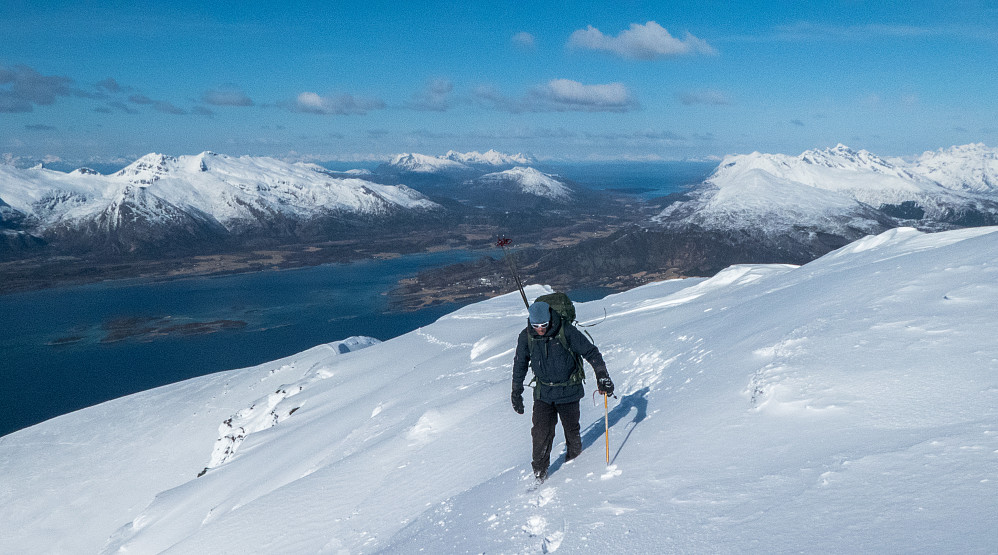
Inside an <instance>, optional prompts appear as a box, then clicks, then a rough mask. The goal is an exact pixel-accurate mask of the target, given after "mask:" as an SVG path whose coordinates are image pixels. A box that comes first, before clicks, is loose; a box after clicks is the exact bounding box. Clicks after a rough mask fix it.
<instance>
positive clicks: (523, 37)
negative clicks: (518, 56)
mask: <svg viewBox="0 0 998 555" xmlns="http://www.w3.org/2000/svg"><path fill="white" fill-rule="evenodd" d="M512 40H513V44H515V45H516V46H518V47H520V48H522V49H524V50H533V49H534V48H535V47H536V43H535V41H534V35H531V34H530V33H528V32H526V31H520V32H519V33H517V34H515V35H513V39H512Z"/></svg>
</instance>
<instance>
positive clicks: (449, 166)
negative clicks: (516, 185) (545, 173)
mask: <svg viewBox="0 0 998 555" xmlns="http://www.w3.org/2000/svg"><path fill="white" fill-rule="evenodd" d="M535 162H536V161H535V160H534V158H533V157H532V156H529V155H526V154H522V153H517V154H504V153H501V152H498V151H496V150H489V151H488V152H486V153H484V154H482V153H480V152H478V151H472V152H467V153H461V152H456V151H453V150H451V151H448V152H447V154H444V155H442V156H428V155H426V154H418V153H404V154H397V155H395V156H394V157H393V158H392V159H391V161H389V162H388V164H387V167H388V168H390V169H392V170H394V171H405V172H413V173H446V172H469V171H477V168H479V167H501V166H515V165H529V164H533V163H535Z"/></svg>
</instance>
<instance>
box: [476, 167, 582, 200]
mask: <svg viewBox="0 0 998 555" xmlns="http://www.w3.org/2000/svg"><path fill="white" fill-rule="evenodd" d="M475 181H476V182H477V183H478V184H486V185H487V184H497V183H513V184H515V186H516V187H517V189H518V190H519V192H521V193H524V194H528V195H534V196H538V197H545V198H549V199H552V200H567V199H568V198H570V197H571V196H572V190H571V189H569V188H568V187H567V186H566V185H565V184H564V183H563V182H562V181H560V180H559V179H558V177H557V176H555V175H551V174H547V173H544V172H541V171H539V170H536V169H534V168H529V167H523V166H517V167H515V168H512V169H508V170H505V171H501V172H493V173H488V174H485V175H483V176H481V177H479V178H478V179H477V180H475Z"/></svg>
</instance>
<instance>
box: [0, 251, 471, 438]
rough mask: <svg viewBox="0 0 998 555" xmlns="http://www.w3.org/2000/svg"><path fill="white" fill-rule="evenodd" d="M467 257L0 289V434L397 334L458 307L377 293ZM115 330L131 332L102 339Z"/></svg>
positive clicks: (432, 256)
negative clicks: (346, 342) (358, 338)
mask: <svg viewBox="0 0 998 555" xmlns="http://www.w3.org/2000/svg"><path fill="white" fill-rule="evenodd" d="M475 256H478V255H476V254H475V253H471V252H465V251H450V252H441V253H433V254H417V255H407V256H403V257H400V258H396V259H392V260H367V261H362V262H355V263H349V264H329V265H324V266H317V267H313V268H304V269H297V270H284V271H268V272H256V273H248V274H239V275H230V276H221V277H211V278H187V279H177V280H172V281H161V282H148V281H140V280H128V281H120V282H111V283H107V284H96V285H84V286H74V287H64V288H59V289H51V290H43V291H34V292H30V293H18V294H12V295H4V296H0V327H2V329H3V330H4V333H3V334H0V353H2V354H0V383H2V384H3V387H4V390H5V392H4V395H3V396H4V402H3V405H2V407H3V408H2V413H0V435H5V434H8V433H10V432H13V431H15V430H18V429H20V428H23V427H26V426H30V425H32V424H36V423H38V422H41V421H43V420H46V419H48V418H52V417H55V416H58V415H60V414H64V413H67V412H70V411H73V410H76V409H80V408H83V407H87V406H90V405H93V404H96V403H99V402H102V401H105V400H108V399H113V398H116V397H120V396H122V395H127V394H130V393H134V392H137V391H142V390H145V389H150V388H153V387H157V386H160V385H164V384H167V383H172V382H176V381H179V380H184V379H187V378H192V377H195V376H201V375H204V374H208V373H211V372H216V371H220V370H228V369H233V368H243V367H248V366H252V365H256V364H260V363H263V362H267V361H271V360H275V359H278V358H281V357H284V356H287V355H291V354H294V353H297V352H300V351H303V350H305V349H308V348H310V347H313V346H315V345H318V344H321V343H326V342H330V341H335V340H339V339H344V338H346V337H349V336H354V335H366V336H371V337H376V338H378V339H381V340H385V339H390V338H392V337H396V336H398V335H401V334H403V333H406V332H409V331H411V330H413V329H416V328H418V327H420V326H423V325H426V324H429V323H431V322H433V321H434V320H436V319H437V318H439V317H440V316H442V315H444V314H446V313H448V312H451V311H453V310H454V309H455V308H457V306H458V305H455V304H449V305H440V306H435V307H430V308H425V309H422V310H418V311H414V312H389V307H388V298H387V297H386V296H385V295H384V293H385V292H386V291H388V290H390V289H391V288H392V287H393V286H394V285H395V284H396V282H397V281H398V280H399V279H401V278H404V277H407V276H411V275H414V274H415V273H417V272H419V271H420V270H423V269H426V268H429V267H434V266H440V265H444V264H448V263H452V262H460V261H462V260H468V259H471V258H474V257H475ZM216 321H230V322H231V323H230V324H229V326H228V327H227V328H225V329H220V330H219V331H216V332H214V333H196V334H184V333H176V332H174V333H169V334H165V335H163V334H160V335H157V334H156V333H151V334H150V333H146V334H142V333H139V332H141V331H142V330H143V329H149V328H154V329H157V328H158V329H163V328H167V327H170V326H174V327H176V326H183V325H184V324H192V323H199V322H216ZM243 322H245V325H243V324H242V323H243ZM116 331H117V332H118V333H119V334H120V335H121V334H127V333H135V335H132V336H131V337H126V338H124V339H121V340H117V341H109V339H114V338H115V337H114V333H115V332H116ZM202 331H204V330H202ZM122 417H123V418H127V415H122Z"/></svg>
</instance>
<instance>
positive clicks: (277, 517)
mask: <svg viewBox="0 0 998 555" xmlns="http://www.w3.org/2000/svg"><path fill="white" fill-rule="evenodd" d="M996 238H998V228H974V229H964V230H957V231H948V232H942V233H933V234H926V233H921V232H918V231H916V230H914V229H910V228H901V229H895V230H891V231H888V232H886V233H884V234H881V235H878V236H871V237H867V238H864V239H862V240H861V241H858V242H856V243H853V244H851V245H848V246H847V247H845V248H842V249H840V250H838V251H835V252H833V253H831V254H829V255H827V256H825V257H822V258H820V259H818V260H816V261H814V262H811V263H809V264H806V265H804V266H800V267H795V266H789V265H762V266H756V265H741V266H735V267H732V268H729V269H728V270H726V271H723V272H721V273H719V274H717V275H716V276H715V277H713V278H710V279H700V278H695V279H687V280H673V281H667V282H659V283H652V284H649V285H646V286H643V287H639V288H636V289H633V290H631V291H627V292H624V293H620V294H616V295H612V296H610V297H607V298H605V299H603V300H600V301H594V302H590V303H579V304H578V306H577V309H578V316H579V319H580V321H582V322H583V323H595V322H600V323H599V325H597V326H594V327H591V328H589V330H590V331H591V333H592V335H593V336H594V338H595V339H596V343H597V344H598V345H599V346H600V347H601V349H602V351H603V355H604V359H605V360H606V362H607V366H608V368H609V371H610V374H611V376H612V377H613V379H614V381H615V383H616V385H617V395H618V397H619V398H618V399H612V400H611V401H610V410H609V413H608V414H606V413H604V410H603V407H602V406H595V405H594V404H593V403H591V402H589V399H586V400H584V401H583V402H582V404H581V410H582V425H583V444H584V447H585V450H584V451H583V453H582V456H581V457H579V458H578V459H576V460H574V461H573V462H571V463H565V462H564V460H563V456H562V451H563V443H562V442H561V437H560V432H559V438H558V439H557V440H556V444H555V451H554V452H555V457H554V461H555V462H554V465H553V466H552V471H551V473H550V478H549V480H548V481H547V482H546V483H545V484H544V485H543V486H541V487H540V488H539V489H537V490H536V491H528V489H527V484H528V478H529V476H530V440H529V428H530V418H529V415H526V416H523V415H517V414H515V413H514V412H513V411H512V409H511V408H510V406H509V388H510V383H509V377H510V364H511V362H512V356H513V353H512V350H513V346H514V345H515V341H516V336H517V334H518V333H519V331H520V330H521V329H522V328H523V326H524V323H525V317H526V311H525V309H524V307H523V305H522V303H521V301H520V298H519V295H518V294H515V293H513V294H509V295H505V296H502V297H499V298H496V299H491V300H489V301H485V302H482V303H478V304H474V305H470V306H467V307H465V308H462V309H460V310H458V311H456V312H454V313H452V314H450V315H447V316H445V317H443V318H441V319H440V320H438V321H437V322H435V323H433V324H431V325H428V326H425V327H423V328H421V329H419V330H416V331H413V332H411V333H409V334H406V335H403V336H401V337H398V338H395V339H392V340H389V341H385V342H383V343H377V342H375V341H370V340H365V339H361V338H353V339H350V340H347V341H343V342H337V343H332V344H328V345H322V346H318V347H316V348H314V349H311V350H309V351H306V352H304V353H300V354H298V355H294V356H291V357H288V358H286V359H283V360H279V361H275V362H271V363H266V364H262V365H260V366H257V367H254V368H247V369H242V370H237V371H236V370H234V371H230V372H222V373H217V374H212V375H208V376H203V377H200V378H195V379H192V380H187V381H184V382H180V383H177V384H173V385H169V386H165V387H161V388H158V389H155V390H151V391H147V392H142V393H138V394H135V395H131V396H128V397H124V398H121V399H117V400H114V401H110V402H108V403H104V404H102V405H99V406H96V407H92V408H88V409H84V410H81V411H78V412H75V413H72V414H68V415H65V416H62V417H59V418H57V419H54V420H51V421H48V422H45V423H42V424H39V425H37V426H33V427H31V428H28V429H25V430H21V431H19V432H16V433H14V434H10V435H8V436H5V437H3V438H0V522H2V523H3V527H4V528H3V530H4V548H5V550H8V551H10V552H12V553H52V552H67V553H95V552H103V553H124V552H128V553H161V552H171V553H222V552H225V553H275V552H281V553H319V552H321V553H329V552H349V553H375V552H389V553H413V552H426V553H481V552H489V553H492V552H502V553H526V552H548V553H550V552H553V551H556V550H560V551H561V552H566V553H576V552H579V553H581V552H593V553H613V552H620V553H635V552H640V553H648V552H661V551H665V552H683V553H717V552H740V551H744V550H746V549H747V550H755V547H758V546H762V547H763V549H764V550H765V551H767V552H772V553H799V552H802V551H803V552H836V553H879V552H913V551H918V552H931V553H938V552H960V553H987V552H990V551H992V550H993V547H994V527H995V524H996V521H995V513H994V499H995V495H996V489H995V488H996V484H998V467H996V465H995V456H996V453H998V378H996V376H995V369H996V362H995V361H998V344H996V343H995V341H994V340H993V338H994V336H995V335H996V334H998V320H996V319H995V317H994V310H993V307H994V306H995V304H996V303H998V267H996V266H995V260H998V241H996V240H995V239H996ZM547 291H548V289H547V288H544V287H541V286H536V285H532V286H529V287H528V288H527V295H528V297H530V298H536V297H537V296H539V295H540V294H542V293H545V292H547ZM360 347H364V348H360ZM587 372H590V375H591V370H588V369H587ZM592 389H593V384H592V382H591V381H590V383H589V384H588V385H587V392H591V391H592ZM526 399H527V402H528V403H530V402H531V400H530V396H529V395H528V396H526ZM600 405H602V403H600ZM528 410H529V408H528ZM604 418H606V420H604ZM605 423H606V425H608V426H609V429H610V433H609V442H610V456H611V458H612V460H611V463H612V464H611V465H610V466H609V467H608V466H607V465H606V462H605V459H604V425H605ZM240 428H241V429H242V432H245V433H242V432H240ZM206 466H208V467H209V468H208V469H207V470H206V471H205V472H204V473H203V475H202V476H200V477H197V475H198V474H199V473H201V471H202V470H203V469H205V467H206ZM67 500H71V502H68V501H67ZM80 507H86V510H80ZM843 530H847V531H848V533H843ZM691 531H694V532H695V533H691ZM760 538H762V540H760ZM760 542H762V543H760ZM762 544H765V545H762Z"/></svg>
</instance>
